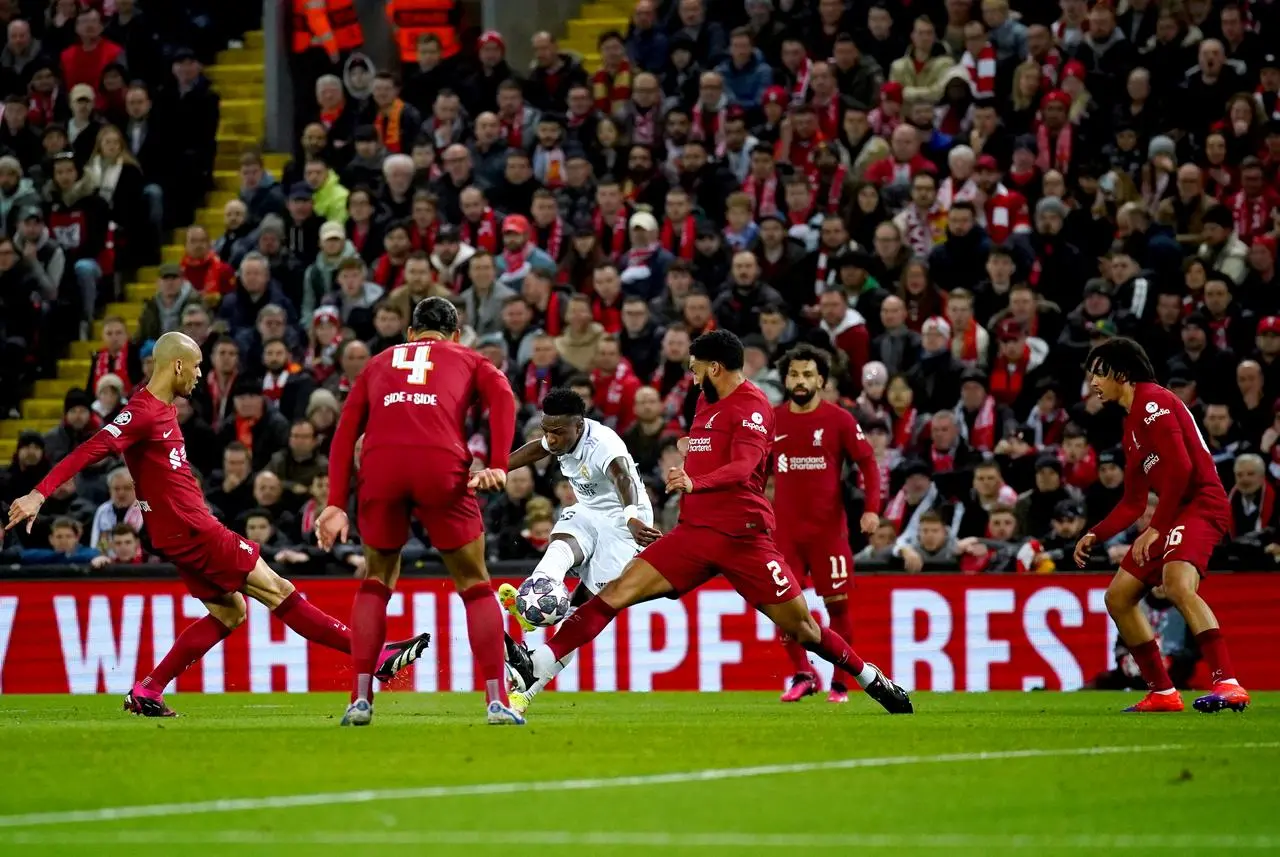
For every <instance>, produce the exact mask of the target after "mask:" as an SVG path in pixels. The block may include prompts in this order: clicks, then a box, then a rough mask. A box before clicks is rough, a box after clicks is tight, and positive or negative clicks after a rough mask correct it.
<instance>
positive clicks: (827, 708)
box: [0, 693, 1280, 855]
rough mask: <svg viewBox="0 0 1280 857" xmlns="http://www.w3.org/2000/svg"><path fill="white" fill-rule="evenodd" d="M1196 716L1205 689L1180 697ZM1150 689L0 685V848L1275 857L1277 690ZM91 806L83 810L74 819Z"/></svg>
mask: <svg viewBox="0 0 1280 857" xmlns="http://www.w3.org/2000/svg"><path fill="white" fill-rule="evenodd" d="M1184 696H1185V697H1186V699H1187V701H1188V704H1189V703H1190V700H1191V699H1192V698H1193V694H1191V693H1186V694H1184ZM1137 699H1138V695H1137V694H1113V693H1078V694H1055V693H1016V694H1015V693H1007V694H1006V693H988V694H946V695H939V694H928V693H919V694H916V695H915V696H914V700H915V703H916V710H917V712H919V713H918V714H916V715H915V716H913V717H906V716H901V717H891V716H889V715H886V714H884V713H883V712H882V711H881V710H880V709H879V708H878V707H877V706H875V705H874V704H873V703H871V702H870V701H869V700H867V699H865V698H862V697H860V696H855V697H854V699H853V700H852V701H851V702H850V704H848V705H846V706H832V705H828V704H827V703H825V702H823V701H822V700H821V699H820V698H814V699H809V700H806V701H804V702H801V703H799V704H795V705H788V706H784V705H781V704H779V703H778V701H777V696H776V695H774V694H754V693H720V694H692V693H687V694H684V693H681V694H677V693H665V694H664V693H651V694H637V693H632V694H564V695H557V694H554V693H549V694H546V695H545V696H543V697H540V698H539V699H538V701H537V704H536V705H535V706H534V707H533V709H531V711H530V722H529V725H528V726H527V727H525V728H523V729H520V728H493V727H488V726H485V725H483V709H482V703H481V700H480V698H479V696H477V695H471V694H410V693H398V694H390V693H388V694H382V695H380V696H379V697H378V700H377V703H376V712H377V714H376V719H375V721H374V725H373V726H372V727H371V728H367V729H340V728H338V725H337V724H338V717H339V716H340V715H341V712H342V708H343V704H344V697H343V696H341V695H338V694H307V695H288V694H276V695H271V696H254V695H241V694H232V695H219V696H200V695H195V694H187V695H177V694H175V695H174V696H173V698H172V704H173V705H174V706H175V707H176V708H177V709H178V710H179V711H181V712H182V713H183V715H184V716H183V717H181V718H179V719H176V720H144V719H141V718H134V717H130V716H127V715H125V714H124V713H122V712H121V711H120V710H119V700H118V699H117V698H115V697H108V696H97V697H74V696H8V697H0V759H3V764H4V767H5V770H4V786H3V787H2V788H0V854H3V853H10V854H16V853H31V854H41V855H44V854H57V855H64V854H65V855H89V854H92V855H126V854H128V855H135V854H137V853H138V851H139V850H140V849H149V850H153V851H158V852H159V853H166V854H181V855H225V854H227V853H231V852H234V853H237V854H242V855H321V854H330V853H331V854H339V853H343V852H344V851H346V852H354V853H359V854H361V855H381V854H410V853H416V854H422V853H431V854H459V855H461V854H466V855H491V854H492V855H503V854H505V855H528V854H538V853H541V854H574V855H581V854H588V855H596V854H663V855H669V854H677V855H695V854H696V855H721V854H724V855H728V854H742V853H766V852H773V851H776V850H778V849H780V848H782V849H794V850H804V851H812V852H814V853H840V852H841V851H845V852H848V851H851V850H854V849H858V850H872V851H876V852H880V853H896V854H948V855H959V854H964V855H970V854H971V855H997V854H1034V855H1050V854H1112V853H1121V852H1123V853H1125V854H1163V855H1167V854H1169V853H1187V854H1190V853H1192V852H1195V851H1201V850H1204V849H1213V850H1240V851H1246V852H1251V853H1259V854H1261V853H1273V854H1274V853H1277V852H1280V819H1278V818H1277V814H1276V806H1277V805H1278V802H1280V786H1278V785H1277V778H1276V773H1275V772H1276V770H1277V766H1278V765H1280V728H1277V727H1278V726H1280V715H1277V711H1280V693H1272V694H1255V696H1254V707H1253V708H1251V709H1250V710H1249V711H1248V712H1246V713H1245V714H1243V715H1235V714H1232V713H1229V712H1226V713H1222V714H1219V715H1216V716H1205V715H1201V714H1197V713H1195V712H1194V711H1191V710H1188V711H1187V712H1185V713H1183V714H1174V715H1147V716H1140V715H1124V714H1121V713H1119V709H1120V708H1122V707H1123V706H1125V705H1128V704H1131V703H1132V702H1135V701H1137ZM77 811H79V812H77Z"/></svg>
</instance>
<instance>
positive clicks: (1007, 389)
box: [991, 345, 1031, 407]
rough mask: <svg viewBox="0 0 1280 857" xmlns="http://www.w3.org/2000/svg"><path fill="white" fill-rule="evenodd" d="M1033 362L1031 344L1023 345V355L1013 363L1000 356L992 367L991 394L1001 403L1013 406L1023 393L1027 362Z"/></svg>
mask: <svg viewBox="0 0 1280 857" xmlns="http://www.w3.org/2000/svg"><path fill="white" fill-rule="evenodd" d="M1030 362H1031V346H1029V345H1024V346H1022V356H1021V357H1019V358H1018V362H1017V363H1014V364H1012V365H1010V364H1009V362H1008V361H1007V360H1005V359H1004V358H1002V357H1001V358H998V359H997V360H996V362H995V365H993V366H992V367H991V396H992V397H993V398H994V399H995V400H996V401H997V402H999V403H1000V404H1002V405H1004V406H1006V407H1012V405H1013V403H1014V402H1015V401H1017V399H1018V396H1019V395H1020V394H1021V393H1022V383H1023V381H1025V380H1026V377H1027V364H1029V363H1030Z"/></svg>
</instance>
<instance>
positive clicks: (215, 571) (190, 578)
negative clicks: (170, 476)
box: [155, 524, 259, 601]
mask: <svg viewBox="0 0 1280 857" xmlns="http://www.w3.org/2000/svg"><path fill="white" fill-rule="evenodd" d="M155 550H156V553H158V554H159V555H160V556H161V557H163V558H164V559H166V560H168V561H169V562H171V563H173V564H174V565H175V566H177V568H178V576H179V577H180V578H182V584H183V585H184V586H186V587H187V591H188V592H190V593H191V594H192V595H193V596H195V597H196V598H199V599H200V600H201V601H214V600H217V599H218V598H221V597H222V596H223V595H225V594H226V593H228V592H239V591H240V590H241V589H243V588H244V580H245V578H246V577H248V576H249V572H251V571H253V567H254V566H255V565H257V564H258V552H259V549H258V544H257V542H253V541H250V540H249V539H246V538H244V537H243V536H239V535H236V534H235V533H233V532H231V531H230V530H228V529H227V528H226V527H224V526H222V525H221V524H216V525H213V526H211V527H210V528H209V529H208V530H205V531H203V532H198V533H193V534H192V536H191V538H190V539H187V540H186V541H184V542H182V543H180V544H175V545H170V546H166V547H156V549H155Z"/></svg>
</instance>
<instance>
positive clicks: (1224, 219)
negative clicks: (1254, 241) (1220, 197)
mask: <svg viewBox="0 0 1280 857" xmlns="http://www.w3.org/2000/svg"><path fill="white" fill-rule="evenodd" d="M1203 221H1204V225H1203V230H1204V232H1203V234H1204V243H1203V244H1201V245H1200V249H1199V251H1198V252H1197V255H1198V256H1199V257H1200V258H1201V259H1203V260H1204V261H1205V263H1206V264H1207V265H1208V266H1209V267H1210V268H1212V269H1214V270H1216V271H1220V272H1222V273H1223V274H1225V275H1226V276H1228V277H1230V278H1231V282H1232V283H1234V284H1235V285H1239V284H1240V283H1243V282H1244V278H1245V277H1246V276H1248V274H1249V247H1248V245H1247V244H1245V243H1244V242H1243V241H1241V240H1240V236H1239V235H1237V234H1236V231H1235V226H1236V224H1235V216H1234V215H1233V214H1232V212H1231V209H1230V208H1229V207H1227V206H1225V205H1215V206H1214V207H1213V208H1210V209H1209V210H1208V211H1206V212H1205V213H1204V218H1203Z"/></svg>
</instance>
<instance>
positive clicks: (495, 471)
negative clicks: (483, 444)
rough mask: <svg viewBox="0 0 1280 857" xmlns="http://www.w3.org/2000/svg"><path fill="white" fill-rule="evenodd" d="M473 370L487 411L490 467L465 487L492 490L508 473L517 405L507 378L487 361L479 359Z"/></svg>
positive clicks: (502, 483) (500, 485) (474, 477)
mask: <svg viewBox="0 0 1280 857" xmlns="http://www.w3.org/2000/svg"><path fill="white" fill-rule="evenodd" d="M476 367H477V368H476V389H477V390H478V391H479V393H480V400H481V401H482V402H484V406H485V408H487V409H488V411H489V467H488V468H487V469H485V470H481V471H480V472H479V473H476V474H474V475H473V476H472V477H471V481H470V482H469V483H467V484H468V485H470V486H471V487H472V488H479V489H481V490H484V491H491V490H497V489H499V488H501V487H502V486H504V485H506V484H507V472H508V471H509V470H511V444H512V442H513V441H514V440H515V437H516V403H515V397H514V396H513V395H512V393H511V384H509V383H508V382H507V376H506V375H503V374H502V373H501V372H499V371H498V370H497V368H496V367H495V366H494V365H493V364H492V363H490V362H489V361H488V360H480V361H479V362H477V363H476Z"/></svg>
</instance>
